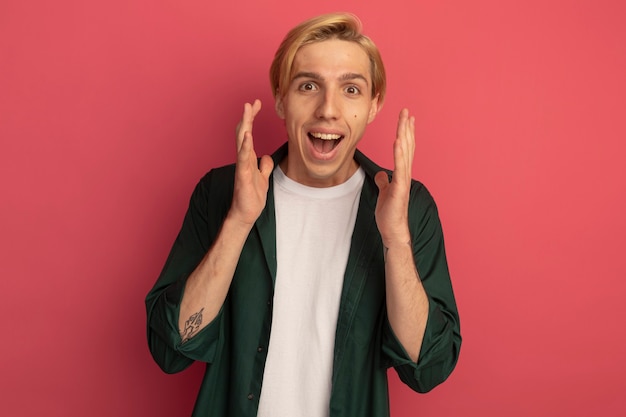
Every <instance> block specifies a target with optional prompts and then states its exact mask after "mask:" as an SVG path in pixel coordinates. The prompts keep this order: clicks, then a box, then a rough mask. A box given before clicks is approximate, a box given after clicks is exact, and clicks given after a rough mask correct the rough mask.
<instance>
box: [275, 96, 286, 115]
mask: <svg viewBox="0 0 626 417" xmlns="http://www.w3.org/2000/svg"><path fill="white" fill-rule="evenodd" d="M274 109H276V114H277V115H278V117H280V118H281V119H283V120H285V107H284V104H283V98H282V96H281V95H280V94H279V93H277V94H276V98H275V99H274Z"/></svg>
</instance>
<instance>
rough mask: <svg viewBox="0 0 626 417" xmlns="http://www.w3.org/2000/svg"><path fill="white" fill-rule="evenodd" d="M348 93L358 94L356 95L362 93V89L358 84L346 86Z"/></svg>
mask: <svg viewBox="0 0 626 417" xmlns="http://www.w3.org/2000/svg"><path fill="white" fill-rule="evenodd" d="M346 93H348V94H349V95H351V96H356V95H359V94H361V90H360V89H359V87H357V86H356V85H349V86H347V87H346Z"/></svg>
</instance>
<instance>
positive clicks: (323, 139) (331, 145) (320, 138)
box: [307, 132, 343, 154]
mask: <svg viewBox="0 0 626 417" xmlns="http://www.w3.org/2000/svg"><path fill="white" fill-rule="evenodd" d="M307 135H308V137H309V139H310V140H311V143H313V147H314V148H315V150H316V151H317V152H319V153H323V154H324V153H329V152H332V151H333V149H335V148H336V147H337V145H339V142H341V140H342V139H343V135H339V134H336V133H319V132H309V133H307Z"/></svg>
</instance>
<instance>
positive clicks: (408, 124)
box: [375, 109, 429, 362]
mask: <svg viewBox="0 0 626 417" xmlns="http://www.w3.org/2000/svg"><path fill="white" fill-rule="evenodd" d="M414 151H415V118H414V117H409V112H408V110H406V109H404V110H402V112H401V113H400V119H399V120H398V129H397V134H396V140H395V142H394V145H393V153H394V165H395V167H394V173H393V178H392V180H391V182H389V179H388V177H387V174H386V173H384V172H379V173H378V174H377V175H376V177H375V180H376V185H377V186H378V188H379V196H378V202H377V205H376V223H377V225H378V229H379V231H380V234H381V237H382V241H383V246H384V256H385V289H386V297H387V299H386V304H387V317H388V319H389V323H390V325H391V328H392V329H393V331H394V333H395V334H396V336H397V338H398V340H399V341H400V343H401V344H402V346H403V347H404V349H405V350H406V352H407V353H408V355H409V357H410V358H411V359H412V360H413V361H414V362H417V360H418V358H419V354H420V348H421V345H422V340H423V338H424V332H425V330H426V323H427V320H428V309H429V301H428V297H427V295H426V292H425V291H424V287H423V286H422V282H421V280H420V277H419V274H418V272H417V269H416V268H415V261H414V259H413V247H412V241H411V233H410V230H409V221H408V209H409V192H410V189H411V166H412V164H413V154H414Z"/></svg>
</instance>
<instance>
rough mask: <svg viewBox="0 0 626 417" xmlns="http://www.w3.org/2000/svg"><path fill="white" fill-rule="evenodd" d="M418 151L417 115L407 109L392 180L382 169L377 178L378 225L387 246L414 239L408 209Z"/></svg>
mask: <svg viewBox="0 0 626 417" xmlns="http://www.w3.org/2000/svg"><path fill="white" fill-rule="evenodd" d="M414 153H415V117H413V116H409V111H408V109H403V110H402V111H401V112H400V118H399V120H398V128H397V131H396V140H395V141H394V143H393V160H394V170H393V176H392V179H391V182H389V178H388V176H387V174H386V173H385V172H382V171H381V172H379V173H377V174H376V177H375V178H374V179H375V181H376V185H377V186H378V190H379V194H378V201H377V203H376V224H377V225H378V230H379V231H380V234H381V237H382V239H383V244H384V246H385V248H390V247H392V246H394V245H406V244H407V243H409V244H410V242H411V235H410V233H409V223H408V210H409V192H410V189H411V167H412V166H413V154H414Z"/></svg>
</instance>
